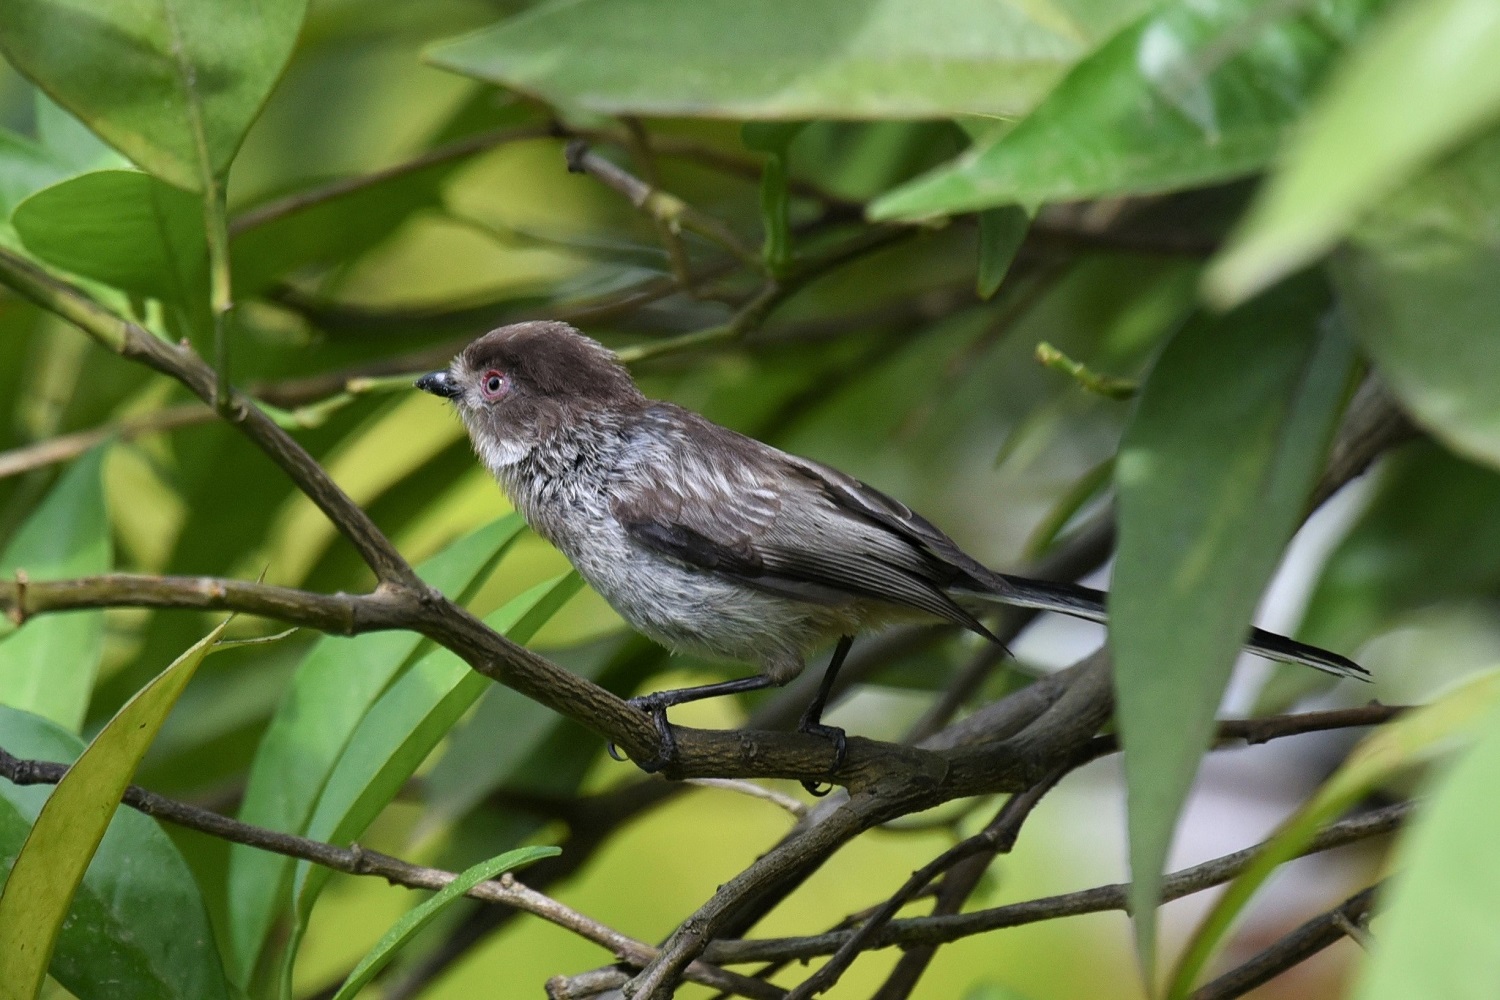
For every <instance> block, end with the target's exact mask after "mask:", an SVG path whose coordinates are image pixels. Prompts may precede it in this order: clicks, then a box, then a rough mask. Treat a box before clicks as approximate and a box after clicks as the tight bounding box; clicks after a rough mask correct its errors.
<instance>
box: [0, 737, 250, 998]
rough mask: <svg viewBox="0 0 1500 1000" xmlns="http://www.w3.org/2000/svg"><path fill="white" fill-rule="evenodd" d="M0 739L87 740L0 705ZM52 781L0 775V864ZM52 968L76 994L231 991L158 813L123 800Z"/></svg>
mask: <svg viewBox="0 0 1500 1000" xmlns="http://www.w3.org/2000/svg"><path fill="white" fill-rule="evenodd" d="M0 747H4V748H5V750H6V751H7V752H9V753H10V754H12V755H14V756H16V757H20V758H29V759H32V760H50V761H57V762H60V763H71V762H72V761H74V760H76V759H77V758H78V756H79V754H81V753H83V749H84V744H83V742H82V741H81V740H79V739H78V738H77V737H76V736H74V735H73V734H71V733H69V732H67V731H66V730H64V729H61V728H59V727H58V726H56V725H54V724H53V723H51V722H50V721H48V720H46V719H43V718H42V717H40V716H37V715H31V714H29V713H27V712H20V711H16V710H15V709H9V708H3V707H0ZM51 792H52V788H51V787H50V786H46V785H34V786H30V787H19V786H16V785H12V784H10V783H9V782H5V781H0V871H3V870H4V869H8V868H9V867H10V864H11V863H12V862H13V861H14V860H15V857H16V855H17V854H19V853H20V851H21V844H22V843H23V842H24V841H25V839H26V835H27V834H28V833H29V832H30V830H31V826H32V824H33V823H34V822H36V818H37V815H38V814H39V813H40V812H41V811H42V806H43V804H44V803H45V802H46V801H47V797H48V796H49V795H50V794H51ZM48 971H49V973H50V974H51V976H52V977H53V978H54V979H56V980H57V981H58V982H60V983H62V985H63V986H65V987H67V989H68V992H70V993H71V994H73V995H74V996H76V997H78V998H79V1000H200V998H212V997H221V996H224V995H225V992H226V991H225V989H224V970H223V967H222V966H221V965H220V962H219V953H218V949H217V948H216V947H215V946H214V934H213V928H211V927H210V926H209V922H208V914H207V911H206V910H205V908H204V904H203V899H202V897H201V896H200V895H199V892H198V885H197V883H196V882H194V881H193V874H192V872H191V871H190V870H189V869H188V866H187V863H186V862H185V861H183V858H182V855H181V854H180V853H178V850H177V848H176V846H175V845H174V844H173V843H172V840H171V838H169V837H168V836H167V835H166V834H165V833H164V832H162V830H161V828H160V827H159V826H157V825H156V821H155V820H152V819H150V818H149V817H147V816H144V815H142V814H141V813H138V812H136V811H135V810H133V809H122V810H120V811H118V812H117V813H115V817H114V819H112V820H111V821H110V824H109V829H108V831H106V833H105V834H104V839H103V840H102V841H100V843H99V849H98V850H97V851H96V852H95V853H94V860H93V862H92V863H91V864H90V865H89V868H88V871H87V872H86V873H85V874H84V876H83V882H82V883H81V884H80V885H79V886H78V891H77V892H75V893H74V895H73V904H72V906H71V908H70V909H69V910H68V919H67V921H66V922H64V924H63V927H62V930H61V932H60V933H59V934H58V937H57V948H56V950H55V951H54V952H53V953H52V964H51V968H50V969H49V970H48Z"/></svg>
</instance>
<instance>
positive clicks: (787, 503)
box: [415, 320, 1368, 790]
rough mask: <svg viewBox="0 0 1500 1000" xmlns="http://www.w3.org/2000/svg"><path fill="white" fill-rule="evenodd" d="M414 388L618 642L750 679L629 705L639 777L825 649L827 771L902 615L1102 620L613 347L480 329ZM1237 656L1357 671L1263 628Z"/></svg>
mask: <svg viewBox="0 0 1500 1000" xmlns="http://www.w3.org/2000/svg"><path fill="white" fill-rule="evenodd" d="M415 385H416V387H417V388H419V389H422V390H424V391H426V392H429V393H431V394H433V395H435V396H439V397H443V398H445V399H448V400H450V401H451V402H452V403H453V405H454V407H455V409H456V410H457V412H458V416H459V417H460V418H461V420H462V421H463V423H464V426H465V428H466V429H467V431H468V435H469V439H470V442H471V443H472V445H473V447H474V451H475V453H476V455H477V456H478V458H479V460H480V462H482V463H483V465H484V466H485V468H486V469H488V470H489V472H490V473H491V474H492V475H493V476H494V478H495V479H496V481H497V482H498V483H499V485H500V488H501V489H502V490H503V491H504V493H505V494H506V495H507V496H508V497H509V499H510V500H511V502H512V504H513V505H514V506H515V507H516V509H517V510H519V511H520V513H521V515H522V516H523V517H524V518H525V520H526V522H527V523H528V524H529V525H530V526H531V528H532V529H533V530H535V531H536V532H537V533H538V534H540V535H541V536H542V537H543V538H545V539H546V540H547V541H549V542H551V543H552V544H553V545H554V546H556V547H557V548H558V549H560V550H561V551H562V553H563V554H564V555H565V556H566V557H567V558H568V560H569V561H570V562H571V563H572V564H573V566H574V567H575V568H576V569H577V570H578V573H579V574H580V575H581V576H582V577H583V579H584V580H585V581H586V582H587V583H588V584H589V585H590V586H591V587H593V589H594V590H596V591H597V592H598V593H599V594H600V595H601V596H602V597H603V598H604V599H605V600H606V601H607V602H608V603H609V604H610V606H611V607H613V608H614V610H615V611H616V612H618V613H619V615H620V617H621V618H623V619H624V620H625V621H626V622H627V623H628V624H629V625H630V626H631V627H632V628H634V629H635V630H637V631H638V632H641V633H642V634H644V635H646V636H648V637H649V638H651V639H653V640H655V641H657V642H658V643H661V644H662V645H664V646H666V647H667V648H668V649H671V650H673V651H676V652H687V653H693V654H697V655H700V656H706V657H709V658H713V659H719V660H728V661H735V662H744V663H752V664H754V665H755V666H756V667H757V673H756V674H755V675H753V676H750V677H743V678H737V679H734V680H728V681H721V682H718V683H712V684H702V685H697V686H694V687H685V688H676V689H672V690H667V691H658V692H654V693H651V694H646V695H641V696H638V697H635V698H632V699H631V700H630V704H632V705H633V706H635V707H636V708H638V709H641V710H643V711H645V712H647V713H648V714H650V715H651V717H652V719H653V722H654V724H655V728H656V732H657V735H658V738H659V741H660V746H659V747H658V749H657V754H656V758H655V759H653V760H651V761H638V762H637V763H638V764H639V765H640V766H641V767H642V768H644V769H646V770H648V771H649V770H659V769H661V768H664V767H666V766H668V765H670V764H671V763H672V762H673V761H674V760H675V759H676V756H677V749H676V743H675V740H674V738H673V736H672V730H671V726H670V724H669V722H668V719H667V713H666V710H667V709H668V708H669V707H671V706H674V705H680V704H683V703H685V702H690V701H698V700H701V699H705V698H714V697H719V696H722V695H729V694H737V693H740V692H746V691H754V690H758V689H762V688H768V687H772V686H780V685H783V684H786V683H787V682H788V681H790V680H792V679H793V678H795V677H796V676H798V675H799V674H800V673H801V672H802V671H803V669H804V667H805V666H806V663H807V659H808V656H809V655H810V654H812V653H813V652H814V651H816V650H818V649H820V648H822V647H823V646H824V645H826V644H827V643H828V642H830V641H832V642H834V643H835V645H834V649H833V654H832V656H831V657H830V659H829V662H828V666H827V667H826V668H825V671H824V674H823V678H822V682H821V683H820V685H819V687H818V691H817V694H816V695H815V696H814V698H813V700H812V702H811V703H810V704H809V705H808V707H807V710H806V711H805V712H804V713H803V715H802V718H801V721H800V722H799V724H798V729H799V730H800V731H802V732H805V733H811V734H814V735H818V736H821V737H823V738H826V739H828V740H829V741H831V742H832V743H833V746H834V764H833V769H834V770H836V769H837V768H838V766H839V765H840V764H841V762H842V760H843V758H844V755H845V751H846V746H847V737H846V735H845V733H844V731H843V730H842V729H840V728H838V727H835V726H829V725H827V724H825V723H823V721H822V713H823V710H824V708H825V706H826V704H827V701H828V697H829V694H830V692H831V690H832V687H833V683H834V679H835V677H836V675H837V673H838V670H839V667H840V666H841V665H842V664H843V662H844V659H845V658H846V657H847V656H848V653H849V650H850V647H851V646H852V644H853V642H854V639H855V637H856V636H858V635H859V634H861V633H863V632H867V631H870V630H873V629H878V628H880V627H883V626H885V625H888V624H891V623H893V622H898V621H905V620H913V619H916V620H928V621H939V622H948V623H951V624H953V625H957V626H960V627H962V628H964V629H967V630H968V631H970V632H973V633H976V634H978V635H980V636H982V637H984V638H985V639H987V640H989V641H991V642H995V643H999V641H1000V640H999V639H998V638H997V637H996V636H995V635H994V634H993V633H992V632H991V631H990V630H989V629H988V628H987V627H986V626H985V625H984V624H983V622H982V621H981V620H980V618H979V615H981V614H984V613H985V611H986V610H987V609H994V608H995V607H996V606H997V605H1013V606H1015V607H1019V608H1028V609H1033V610H1037V611H1048V612H1058V613H1061V614H1064V615H1071V616H1074V617H1077V618H1082V619H1085V620H1087V621H1091V622H1097V623H1100V624H1107V619H1108V615H1107V612H1106V609H1105V595H1104V594H1103V593H1102V592H1100V591H1097V590H1093V589H1090V588H1087V587H1082V586H1078V585H1076V584H1068V583H1054V582H1049V581H1043V580H1033V579H1028V578H1026V577H1021V576H1014V575H1009V574H1005V573H1000V572H996V571H994V570H991V569H990V568H988V567H987V566H985V565H983V564H982V563H980V562H979V561H978V560H976V559H974V558H973V557H972V556H970V555H968V554H967V553H965V552H964V551H963V550H962V549H961V548H960V547H959V546H958V544H957V543H956V542H954V541H953V539H951V538H950V537H948V535H946V534H944V533H943V532H942V531H941V530H940V529H938V528H937V527H936V526H934V525H933V524H932V522H930V521H928V520H927V519H926V518H924V517H922V516H921V515H920V514H917V513H916V512H915V511H913V510H912V509H911V508H909V507H908V506H906V505H905V504H903V503H901V502H900V501H898V500H896V499H893V498H892V497H890V496H888V495H887V494H885V493H882V492H881V491H879V490H877V489H875V488H874V487H871V486H869V485H867V484H865V483H863V482H861V481H860V480H858V479H856V478H854V477H853V476H850V475H847V474H845V473H843V472H840V471H839V470H837V469H835V468H833V467H831V466H828V465H824V464H822V463H821V462H816V461H813V460H811V459H808V458H802V457H799V456H797V455H792V454H789V453H787V452H785V451H781V450H780V449H778V448H775V447H772V446H771V445H769V444H765V443H763V442H761V441H757V440H755V439H754V438H751V437H747V436H746V435H743V434H740V433H738V432H736V431H734V430H731V429H729V428H727V427H722V426H720V425H719V424H716V423H713V422H712V421H710V420H708V419H707V418H706V417H703V416H701V415H700V414H698V413H695V412H693V411H692V410H689V409H686V408H684V407H681V406H678V405H676V404H674V403H670V402H664V401H660V400H654V399H650V398H648V397H647V396H646V395H645V394H644V393H642V392H641V390H640V389H639V387H638V386H637V385H636V383H635V380H634V379H633V378H632V377H631V375H630V372H629V371H628V370H627V369H626V368H625V366H624V365H623V364H621V363H620V361H619V359H618V358H617V357H616V356H615V354H614V353H613V352H611V351H610V350H609V349H608V348H606V347H605V346H604V345H602V344H600V343H599V342H598V341H596V340H594V339H592V338H591V337H588V336H586V335H585V334H583V333H581V332H580V331H579V330H577V329H575V328H574V327H573V326H571V325H569V324H567V323H563V322H559V321H552V320H537V321H529V322H523V323H515V324H512V325H509V326H503V327H500V328H499V329H496V330H492V331H490V332H489V333H486V334H484V335H483V336H480V337H479V338H478V339H476V340H474V341H473V342H472V343H470V344H469V345H468V346H466V347H465V348H464V349H463V350H462V351H461V352H459V354H458V355H457V356H456V357H455V358H454V359H453V361H452V363H451V364H450V365H449V366H448V367H447V368H446V369H444V370H439V371H434V372H430V373H428V374H426V375H423V376H421V377H420V378H419V379H417V380H416V383H415ZM1245 648H1246V649H1248V650H1249V651H1251V652H1254V653H1257V654H1259V655H1261V656H1264V657H1267V658H1270V659H1275V660H1285V661H1290V662H1295V663H1301V664H1306V665H1308V666H1311V667H1314V668H1317V669H1319V670H1322V671H1325V672H1327V673H1331V674H1335V675H1337V676H1341V677H1361V678H1365V677H1367V676H1368V675H1367V672H1366V671H1365V670H1364V668H1362V667H1360V666H1359V665H1358V664H1357V663H1355V662H1353V661H1352V660H1350V659H1348V658H1346V657H1343V656H1340V655H1339V654H1337V653H1332V652H1329V651H1326V650H1322V649H1318V648H1316V647H1313V646H1309V645H1306V644H1304V643H1301V642H1297V641H1296V640H1293V639H1289V638H1286V637H1284V636H1280V635H1276V634H1273V633H1270V632H1265V631H1262V630H1260V629H1252V630H1251V631H1250V633H1249V635H1248V637H1247V638H1246V640H1245ZM809 790H813V789H812V787H811V784H810V783H809Z"/></svg>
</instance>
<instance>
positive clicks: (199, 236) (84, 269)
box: [11, 170, 208, 305]
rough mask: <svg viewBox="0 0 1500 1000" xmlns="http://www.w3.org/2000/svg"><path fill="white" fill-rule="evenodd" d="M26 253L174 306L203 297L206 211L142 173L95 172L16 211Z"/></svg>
mask: <svg viewBox="0 0 1500 1000" xmlns="http://www.w3.org/2000/svg"><path fill="white" fill-rule="evenodd" d="M11 223H12V225H14V226H15V227H16V232H17V233H19V234H20V236H21V240H22V242H24V243H25V244H26V249H27V250H29V251H30V252H31V253H33V254H34V255H36V256H37V257H38V258H40V259H42V260H44V261H46V262H48V263H49V264H55V265H57V266H58V267H60V268H63V269H64V270H67V271H72V272H74V273H75V274H81V275H83V276H84V277H87V278H93V279H95V280H97V281H102V282H104V283H105V284H107V285H113V286H114V287H115V288H119V289H121V290H123V291H127V292H134V293H135V294H137V295H144V296H147V297H149V298H153V299H162V300H164V301H167V302H173V303H176V304H178V305H189V304H193V303H198V302H202V301H204V300H205V299H206V297H207V295H208V256H207V255H208V250H207V246H206V243H205V241H204V237H203V205H202V204H201V203H200V202H199V200H198V199H197V198H195V197H194V196H193V195H190V194H188V193H186V192H185V191H181V190H179V189H177V188H175V187H172V186H171V185H169V184H166V183H164V182H162V181H160V180H157V179H156V178H155V177H152V176H151V175H150V174H146V173H142V172H140V171H139V170H97V171H94V172H92V173H87V174H81V175H79V176H77V177H73V178H69V179H67V180H64V181H61V182H59V183H57V184H54V185H52V186H51V187H49V188H45V189H43V190H41V191H38V192H37V193H35V194H33V195H32V196H31V197H29V198H27V199H26V200H25V201H23V202H21V204H19V205H17V206H16V210H15V213H14V214H13V216H12V218H11Z"/></svg>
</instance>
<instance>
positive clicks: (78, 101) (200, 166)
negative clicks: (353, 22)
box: [0, 0, 307, 191]
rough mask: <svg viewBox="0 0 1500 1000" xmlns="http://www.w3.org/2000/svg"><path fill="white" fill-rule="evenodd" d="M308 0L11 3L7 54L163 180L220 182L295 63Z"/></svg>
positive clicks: (192, 185)
mask: <svg viewBox="0 0 1500 1000" xmlns="http://www.w3.org/2000/svg"><path fill="white" fill-rule="evenodd" d="M306 6H307V4H306V0H260V2H258V3H254V4H224V3H216V2H212V0H114V2H111V3H107V4H101V3H91V2H88V0H6V3H4V4H3V5H0V49H3V50H4V52H5V55H6V57H7V58H8V59H9V60H10V62H11V64H12V65H13V66H15V67H16V68H17V69H19V70H20V71H21V72H22V73H24V74H26V75H27V76H28V77H30V78H31V79H32V80H33V81H34V82H35V83H36V84H37V86H39V87H41V88H42V90H44V91H46V92H47V93H48V94H49V95H51V96H52V98H53V99H55V100H56V101H57V102H58V103H59V104H61V105H62V106H63V107H65V108H67V109H68V110H69V111H71V112H73V114H75V115H77V116H78V117H79V118H81V119H82V120H83V121H84V122H86V123H87V124H88V126H89V127H90V128H92V129H93V130H94V131H95V132H97V133H99V135H100V136H102V137H103V138H104V139H105V140H106V141H108V142H109V143H110V144H111V145H113V146H115V147H116V148H117V149H119V150H120V151H121V152H123V153H124V154H125V155H126V156H129V157H130V158H131V159H132V160H134V161H135V162H136V163H138V164H140V165H141V167H142V168H144V169H146V170H148V171H150V172H151V173H153V174H156V175H157V176H158V177H160V178H162V179H163V180H165V181H167V182H169V183H171V184H174V185H176V186H177V187H180V188H186V189H188V190H192V191H203V190H206V189H208V188H209V187H210V183H209V182H210V179H211V178H214V177H221V176H223V175H224V174H225V173H226V172H227V171H228V169H229V163H230V160H232V159H233V158H234V154H235V151H236V150H238V149H239V145H240V141H241V140H242V139H243V138H244V135H245V131H246V129H248V128H249V127H250V123H251V122H252V121H254V120H255V116H256V115H257V114H259V113H260V108H261V105H262V104H263V103H264V102H265V99H266V97H267V96H268V95H269V94H270V93H271V87H272V86H273V85H274V84H275V82H276V79H277V77H279V76H280V75H281V70H282V68H283V67H284V66H285V65H286V61H287V59H288V58H289V57H290V56H291V53H292V46H293V44H294V43H295V42H296V40H297V32H298V31H299V30H300V28H301V25H302V16H303V13H304V12H305V9H306Z"/></svg>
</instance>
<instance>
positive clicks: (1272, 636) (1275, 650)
mask: <svg viewBox="0 0 1500 1000" xmlns="http://www.w3.org/2000/svg"><path fill="white" fill-rule="evenodd" d="M993 576H994V584H995V586H994V590H993V591H991V592H988V593H986V592H982V591H976V590H964V591H962V592H961V593H962V594H963V596H965V597H974V598H977V599H979V600H981V601H986V602H996V603H1000V604H1010V605H1013V606H1015V607H1018V608H1034V609H1036V610H1037V611H1055V612H1057V613H1058V614H1064V615H1072V616H1073V617H1074V618H1082V619H1084V620H1085V621H1091V622H1098V623H1099V624H1101V625H1104V624H1108V622H1109V612H1108V611H1106V610H1105V606H1104V597H1105V595H1104V593H1103V592H1102V591H1098V590H1093V589H1091V588H1089V587H1080V586H1078V585H1077V584H1076V583H1051V582H1049V581H1046V580H1031V579H1028V578H1026V577H1024V576H1009V575H1007V574H1005V573H995V574H993ZM1245 648H1246V649H1247V650H1249V651H1250V652H1252V653H1256V654H1258V655H1260V656H1264V657H1266V658H1267V659H1271V660H1285V661H1287V662H1288V663H1302V664H1305V665H1307V666H1309V667H1313V668H1315V669H1318V670H1321V671H1323V672H1324V673H1329V674H1334V675H1336V676H1338V677H1357V678H1358V679H1360V680H1362V681H1367V680H1369V679H1370V672H1369V671H1368V670H1366V669H1365V668H1364V667H1362V666H1360V665H1359V664H1358V663H1355V662H1354V661H1353V660H1351V659H1349V658H1348V657H1346V656H1340V655H1339V654H1337V653H1330V652H1329V651H1328V650H1326V649H1319V648H1318V647H1316V646H1309V645H1307V644H1306V643H1303V642H1298V641H1297V640H1296V639H1288V638H1287V637H1286V636H1284V635H1277V634H1276V633H1274V632H1266V631H1263V630H1261V629H1258V628H1253V629H1251V630H1250V635H1249V637H1248V638H1247V639H1246V640H1245Z"/></svg>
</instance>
